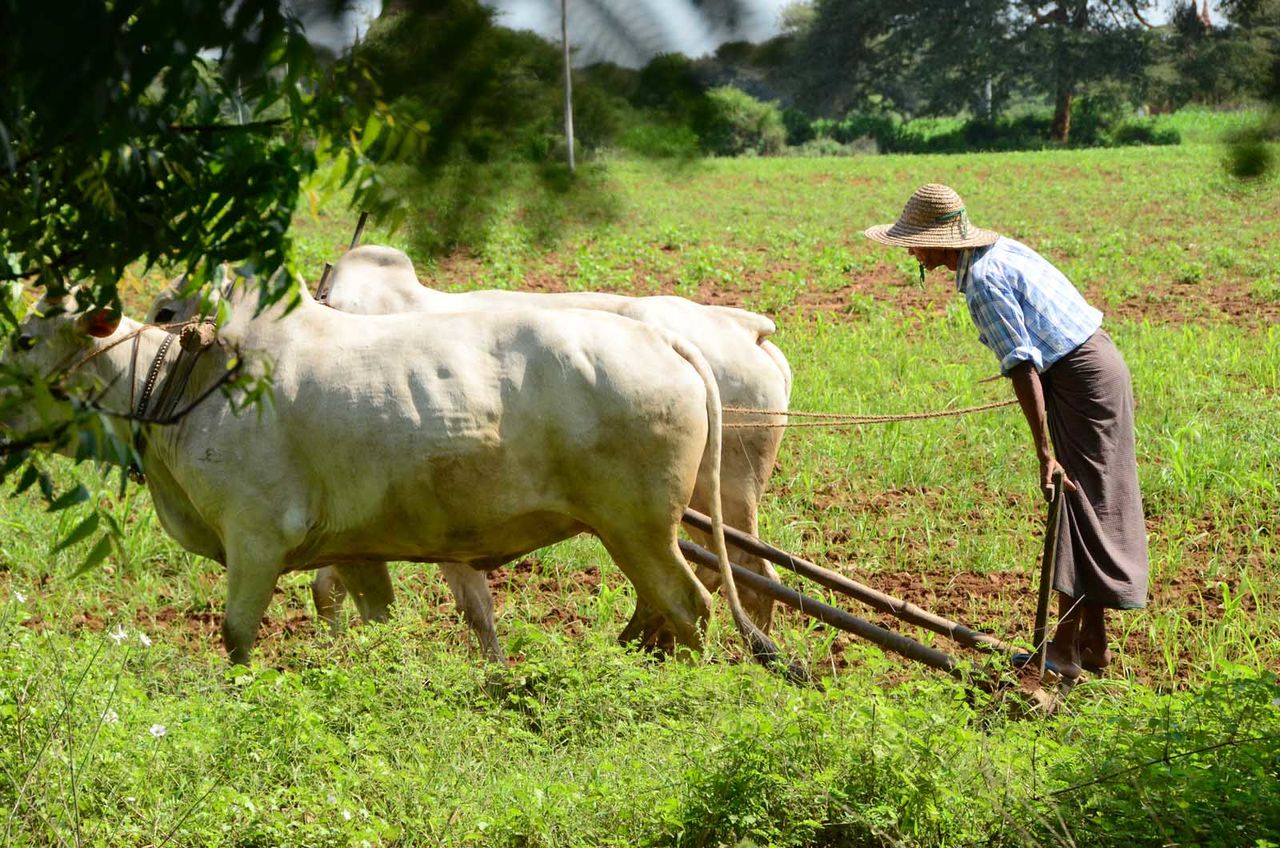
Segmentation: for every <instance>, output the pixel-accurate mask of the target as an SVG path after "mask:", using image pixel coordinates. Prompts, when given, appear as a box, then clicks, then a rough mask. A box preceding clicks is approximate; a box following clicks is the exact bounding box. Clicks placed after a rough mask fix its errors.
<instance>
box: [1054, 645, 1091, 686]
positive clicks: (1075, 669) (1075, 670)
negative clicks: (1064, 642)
mask: <svg viewBox="0 0 1280 848" xmlns="http://www.w3.org/2000/svg"><path fill="white" fill-rule="evenodd" d="M1045 653H1046V654H1048V657H1049V662H1051V663H1053V666H1054V668H1056V669H1057V670H1058V674H1059V675H1060V676H1061V677H1062V678H1063V679H1064V680H1075V679H1076V678H1077V677H1079V676H1080V674H1081V672H1082V671H1083V669H1082V668H1081V667H1080V663H1079V661H1078V657H1079V654H1078V653H1077V652H1075V651H1067V650H1063V649H1062V648H1060V647H1058V645H1057V644H1056V643H1055V642H1050V643H1049V644H1048V645H1046V646H1045ZM1073 654H1075V656H1073Z"/></svg>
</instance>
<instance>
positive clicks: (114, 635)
mask: <svg viewBox="0 0 1280 848" xmlns="http://www.w3.org/2000/svg"><path fill="white" fill-rule="evenodd" d="M107 635H108V636H110V637H111V641H113V642H115V643H116V644H117V645H119V644H120V643H121V642H123V641H124V640H125V639H128V638H129V634H128V633H127V632H126V631H125V629H124V625H123V624H117V625H116V629H115V630H112V631H111V632H110V633H108V634H107Z"/></svg>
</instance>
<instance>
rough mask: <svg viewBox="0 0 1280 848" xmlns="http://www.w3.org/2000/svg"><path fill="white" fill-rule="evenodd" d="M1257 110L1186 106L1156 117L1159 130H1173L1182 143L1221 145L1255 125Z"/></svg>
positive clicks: (1258, 117) (1259, 116) (1260, 114)
mask: <svg viewBox="0 0 1280 848" xmlns="http://www.w3.org/2000/svg"><path fill="white" fill-rule="evenodd" d="M1262 115H1263V113H1262V111H1261V110H1259V109H1239V110H1235V111H1230V112H1224V111H1220V110H1217V109H1205V108H1199V107H1192V106H1188V107H1185V108H1182V109H1179V110H1178V111H1176V112H1170V113H1169V114H1167V115H1156V116H1155V119H1154V120H1155V125H1156V127H1157V128H1158V129H1175V130H1177V131H1178V134H1179V135H1181V136H1182V143H1183V144H1220V143H1221V142H1223V141H1226V140H1227V138H1228V137H1229V136H1230V135H1231V134H1232V133H1236V132H1240V131H1241V130H1247V129H1250V128H1251V127H1253V126H1255V125H1256V124H1257V123H1258V121H1259V120H1261V118H1262Z"/></svg>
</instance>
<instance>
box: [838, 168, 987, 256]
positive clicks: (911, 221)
mask: <svg viewBox="0 0 1280 848" xmlns="http://www.w3.org/2000/svg"><path fill="white" fill-rule="evenodd" d="M863 235H865V236H866V237H867V238H869V239H871V240H872V241H878V242H880V243H881V244H890V245H894V246H896V247H905V248H906V249H907V250H908V251H909V252H910V253H911V255H912V256H913V257H915V259H916V261H917V262H919V263H920V266H921V267H922V268H925V269H927V270H930V271H931V270H933V269H934V268H940V267H944V266H945V267H947V268H949V269H951V270H952V271H954V270H956V265H957V264H958V263H959V261H960V251H961V250H964V249H965V248H969V247H983V246H985V245H988V244H992V243H993V242H995V240H996V239H998V238H1000V236H999V234H998V233H995V232H992V231H991V230H983V229H979V228H977V227H975V226H973V225H971V224H970V223H969V213H968V211H966V209H965V207H964V201H962V200H961V199H960V195H958V194H956V193H955V191H954V190H953V189H951V188H948V187H947V186H944V185H940V184H938V183H929V184H928V185H924V186H921V187H920V188H918V189H916V191H915V193H914V194H912V195H911V199H910V200H908V201H907V205H906V206H905V207H904V208H903V210H902V214H901V215H899V216H898V220H897V221H896V222H894V223H893V224H881V225H879V226H876V227H871V228H870V229H868V230H866V231H865V232H864V233H863Z"/></svg>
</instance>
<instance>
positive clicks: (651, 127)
mask: <svg viewBox="0 0 1280 848" xmlns="http://www.w3.org/2000/svg"><path fill="white" fill-rule="evenodd" d="M618 145H619V146H620V147H622V148H623V149H624V150H629V151H631V152H632V153H636V154H639V155H640V156H645V157H648V158H650V159H688V158H692V157H694V156H697V155H698V134H697V133H695V132H694V131H693V130H692V129H690V128H689V127H671V126H661V125H655V124H641V125H639V126H634V127H631V128H630V129H628V130H626V131H625V132H623V133H622V135H621V136H619V138H618Z"/></svg>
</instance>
